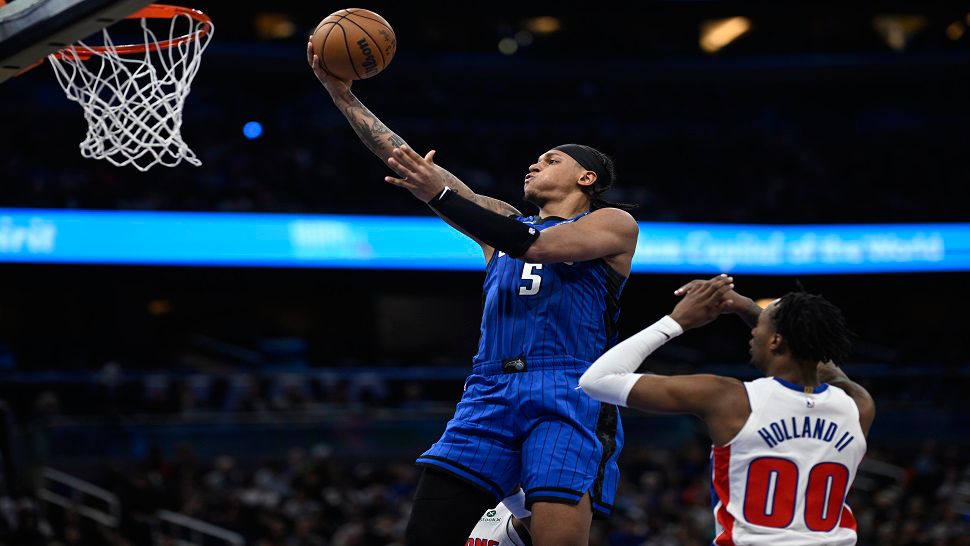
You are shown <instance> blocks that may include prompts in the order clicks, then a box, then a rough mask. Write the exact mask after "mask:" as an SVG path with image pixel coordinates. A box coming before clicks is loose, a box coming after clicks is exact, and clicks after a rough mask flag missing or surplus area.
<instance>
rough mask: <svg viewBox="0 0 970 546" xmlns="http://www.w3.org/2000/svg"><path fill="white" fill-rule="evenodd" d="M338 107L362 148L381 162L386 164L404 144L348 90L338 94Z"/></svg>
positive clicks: (402, 140)
mask: <svg viewBox="0 0 970 546" xmlns="http://www.w3.org/2000/svg"><path fill="white" fill-rule="evenodd" d="M339 98H340V102H339V107H340V111H341V112H342V113H343V115H344V117H346V118H347V121H349V122H350V126H351V127H353V129H354V132H355V133H357V136H358V137H359V138H360V140H361V142H363V143H364V146H367V149H368V150H370V151H371V152H373V153H374V155H376V156H377V157H379V158H381V161H383V162H384V163H387V158H389V157H390V156H391V151H392V150H394V148H397V147H399V146H403V145H404V144H406V143H405V142H404V139H403V138H401V137H399V136H397V135H396V134H395V133H394V131H391V130H390V129H388V128H387V125H384V123H383V122H381V120H379V119H378V118H377V116H375V115H374V114H373V112H371V111H370V110H368V109H367V107H366V106H364V105H363V103H361V102H360V100H359V99H357V97H355V96H354V94H353V93H351V92H350V91H349V90H347V91H346V92H343V93H341V94H340V97H339Z"/></svg>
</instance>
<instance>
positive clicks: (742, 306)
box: [674, 279, 753, 314]
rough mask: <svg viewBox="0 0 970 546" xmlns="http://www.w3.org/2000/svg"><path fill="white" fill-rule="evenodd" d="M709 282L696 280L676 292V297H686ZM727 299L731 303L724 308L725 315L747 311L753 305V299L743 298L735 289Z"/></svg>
mask: <svg viewBox="0 0 970 546" xmlns="http://www.w3.org/2000/svg"><path fill="white" fill-rule="evenodd" d="M708 282H710V281H705V280H702V279H695V280H693V281H690V282H689V283H687V284H685V285H684V286H681V287H680V288H678V289H677V290H674V295H675V296H681V297H683V296H686V295H687V294H689V293H690V292H691V291H693V290H694V289H696V288H699V287H700V286H702V285H703V284H704V283H708ZM726 298H727V299H729V300H730V302H731V303H730V304H729V305H725V306H724V309H723V311H722V313H725V314H727V313H741V312H744V311H745V310H746V309H748V308H749V307H750V305H752V304H753V301H752V300H751V298H748V297H746V296H742V295H741V294H738V293H737V292H735V291H734V290H733V289H732V290H730V291H729V292H728V293H727V295H726Z"/></svg>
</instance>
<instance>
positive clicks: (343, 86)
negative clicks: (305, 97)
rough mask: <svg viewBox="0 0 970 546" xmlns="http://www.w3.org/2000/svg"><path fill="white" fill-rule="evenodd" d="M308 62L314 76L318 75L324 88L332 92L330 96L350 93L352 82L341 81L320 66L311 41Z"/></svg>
mask: <svg viewBox="0 0 970 546" xmlns="http://www.w3.org/2000/svg"><path fill="white" fill-rule="evenodd" d="M306 62H307V64H308V65H310V68H312V69H313V74H314V75H316V77H317V79H318V80H320V83H322V84H323V87H324V88H325V89H326V90H327V91H329V92H330V95H331V96H332V95H334V93H339V92H342V91H350V86H351V84H352V83H353V82H352V81H350V80H341V79H340V78H338V77H336V76H333V75H331V74H330V73H329V72H327V71H326V70H324V69H323V67H321V66H320V58H319V57H317V56H316V55H314V53H313V44H311V43H310V42H309V41H308V42H307V43H306Z"/></svg>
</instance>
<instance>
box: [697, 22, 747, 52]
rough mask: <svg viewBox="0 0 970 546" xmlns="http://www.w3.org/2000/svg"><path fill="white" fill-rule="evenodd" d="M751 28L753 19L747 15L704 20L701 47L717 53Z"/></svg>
mask: <svg viewBox="0 0 970 546" xmlns="http://www.w3.org/2000/svg"><path fill="white" fill-rule="evenodd" d="M749 30H751V20H750V19H748V18H747V17H729V18H727V19H715V20H712V21H704V22H703V23H701V37H700V46H701V49H703V50H704V51H706V52H707V53H715V52H717V51H719V50H720V49H721V48H723V47H724V46H726V45H728V44H730V43H731V42H733V41H734V40H737V39H738V38H739V37H740V36H741V35H743V34H744V33H746V32H748V31H749Z"/></svg>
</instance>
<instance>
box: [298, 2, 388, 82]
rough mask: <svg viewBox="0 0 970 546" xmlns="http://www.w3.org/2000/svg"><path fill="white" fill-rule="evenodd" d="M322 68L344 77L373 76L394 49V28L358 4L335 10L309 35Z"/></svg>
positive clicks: (382, 68)
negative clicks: (355, 6) (357, 6)
mask: <svg viewBox="0 0 970 546" xmlns="http://www.w3.org/2000/svg"><path fill="white" fill-rule="evenodd" d="M310 42H311V43H312V44H313V52H314V53H316V55H317V57H320V66H321V67H323V69H324V70H326V71H327V72H329V73H330V74H333V75H334V76H337V77H338V78H342V79H345V80H364V79H367V78H370V77H373V76H376V75H377V74H379V73H380V72H381V70H384V68H386V67H387V65H388V64H390V63H391V59H392V58H394V53H395V52H396V51H397V39H396V38H395V37H394V29H392V28H391V25H389V24H387V21H385V20H384V18H383V17H381V16H380V15H378V14H376V13H374V12H373V11H368V10H366V9H362V8H350V9H342V10H340V11H336V12H334V13H332V14H330V15H329V16H327V18H326V19H324V20H323V21H320V24H319V25H317V28H316V30H314V31H313V36H312V37H311V38H310Z"/></svg>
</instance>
